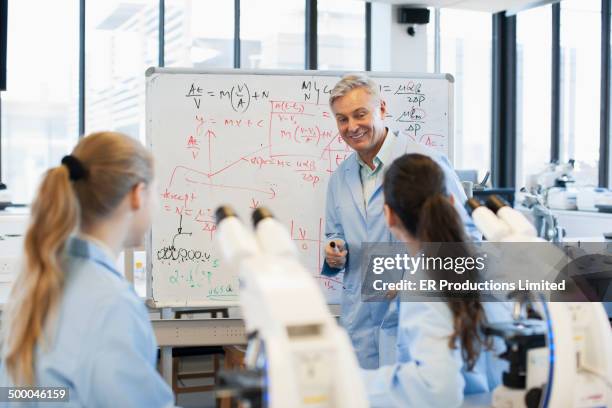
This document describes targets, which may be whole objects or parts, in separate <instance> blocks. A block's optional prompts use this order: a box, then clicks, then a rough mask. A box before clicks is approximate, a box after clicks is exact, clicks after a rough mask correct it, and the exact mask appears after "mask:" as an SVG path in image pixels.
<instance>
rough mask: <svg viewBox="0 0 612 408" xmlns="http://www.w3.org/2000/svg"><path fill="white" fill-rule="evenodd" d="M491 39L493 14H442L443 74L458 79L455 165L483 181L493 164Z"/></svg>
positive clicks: (456, 91)
mask: <svg viewBox="0 0 612 408" xmlns="http://www.w3.org/2000/svg"><path fill="white" fill-rule="evenodd" d="M466 27H469V29H466ZM491 35H492V22H491V14H490V13H483V12H473V11H461V10H450V9H442V10H441V11H440V67H441V72H443V73H450V74H452V75H453V76H454V77H455V107H454V111H455V121H454V126H455V137H454V150H455V151H454V165H455V168H457V169H464V170H468V169H476V170H478V173H479V177H480V178H482V177H483V176H484V174H485V173H486V171H488V170H489V169H490V163H491Z"/></svg>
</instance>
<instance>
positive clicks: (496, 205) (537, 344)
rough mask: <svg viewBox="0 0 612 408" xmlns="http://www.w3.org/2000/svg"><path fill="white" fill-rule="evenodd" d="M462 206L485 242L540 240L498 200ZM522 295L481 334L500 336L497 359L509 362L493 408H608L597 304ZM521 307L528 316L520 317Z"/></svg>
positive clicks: (609, 340) (609, 376)
mask: <svg viewBox="0 0 612 408" xmlns="http://www.w3.org/2000/svg"><path fill="white" fill-rule="evenodd" d="M467 206H468V207H469V208H470V209H471V210H472V217H473V220H474V223H475V224H476V226H477V227H478V228H479V229H480V231H481V232H482V233H483V235H484V236H485V238H486V239H487V240H489V241H495V242H538V241H540V242H541V241H542V240H541V239H540V238H537V236H536V233H535V228H534V227H533V226H532V225H531V224H530V223H529V222H528V221H527V220H526V218H525V217H524V216H523V215H522V214H521V213H520V212H518V211H516V210H514V209H512V208H510V207H509V206H505V205H503V203H502V202H501V200H499V199H498V198H492V199H490V200H489V201H488V202H487V206H482V205H480V203H479V202H478V201H477V200H474V199H470V200H468V202H467ZM521 296H522V297H523V299H521V301H520V302H519V303H517V305H516V307H515V313H514V321H512V322H508V323H504V324H497V325H488V327H487V328H486V330H485V331H486V332H488V333H489V334H493V335H496V336H500V337H502V338H504V340H505V341H506V345H507V351H506V353H504V355H503V356H502V357H504V358H506V359H507V360H508V361H509V362H510V370H509V371H508V372H506V373H504V378H503V385H501V386H499V387H498V388H497V389H495V391H494V392H493V406H494V407H496V408H502V407H503V408H523V407H529V408H536V407H542V408H547V407H550V408H557V407H576V408H577V407H580V408H587V407H606V406H607V407H612V330H611V328H610V322H609V320H608V316H607V314H606V312H605V310H604V308H603V306H602V304H601V303H599V302H544V301H541V299H542V298H541V297H539V296H538V295H537V294H535V293H533V292H531V293H524V292H523V293H521ZM526 304H527V305H530V306H531V313H530V316H526V315H525V314H524V313H522V310H523V307H524V306H525V305H526ZM536 316H539V318H529V317H536Z"/></svg>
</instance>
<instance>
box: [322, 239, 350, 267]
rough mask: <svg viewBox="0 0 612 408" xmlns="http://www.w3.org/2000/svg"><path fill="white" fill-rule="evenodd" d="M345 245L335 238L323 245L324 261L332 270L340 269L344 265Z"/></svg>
mask: <svg viewBox="0 0 612 408" xmlns="http://www.w3.org/2000/svg"><path fill="white" fill-rule="evenodd" d="M345 246H346V243H345V242H344V241H343V240H341V239H339V238H337V239H334V240H333V241H330V242H329V243H328V244H327V245H325V261H326V262H327V264H328V265H329V266H331V267H332V268H337V269H342V268H344V265H345V264H346V254H347V253H348V252H347V250H346V249H345Z"/></svg>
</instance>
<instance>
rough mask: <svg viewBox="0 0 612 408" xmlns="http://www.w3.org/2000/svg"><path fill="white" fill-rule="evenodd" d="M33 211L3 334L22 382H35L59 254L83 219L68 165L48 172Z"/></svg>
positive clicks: (13, 371) (56, 287) (58, 279)
mask: <svg viewBox="0 0 612 408" xmlns="http://www.w3.org/2000/svg"><path fill="white" fill-rule="evenodd" d="M31 211H32V215H31V221H30V226H29V228H28V231H27V233H26V236H25V262H24V265H23V271H22V272H21V273H20V274H19V276H18V277H17V279H16V280H15V282H14V284H13V287H12V290H11V295H10V300H9V303H8V304H7V310H6V313H5V322H4V325H5V327H7V328H9V330H8V332H9V333H10V335H8V336H5V339H4V354H5V355H4V357H5V359H6V360H5V361H6V366H7V370H8V373H9V374H10V375H11V377H12V378H13V379H14V380H15V383H16V384H18V385H33V384H34V356H33V353H34V346H35V345H36V344H37V342H38V341H39V339H40V338H41V336H42V334H43V329H44V327H45V323H46V322H47V320H48V318H49V315H50V314H51V313H53V312H54V311H55V309H56V307H57V303H58V300H59V298H60V294H61V290H62V285H63V281H64V275H63V272H62V270H61V268H60V256H61V254H62V251H63V250H64V245H65V243H66V240H67V239H68V237H69V236H70V234H71V233H72V232H73V231H74V229H75V228H76V226H77V220H78V219H79V204H78V201H77V199H76V196H75V195H74V192H73V191H72V186H71V182H70V179H69V175H68V169H67V168H66V167H65V166H59V167H56V168H53V169H51V170H49V171H48V172H47V174H46V175H45V176H44V179H43V181H42V184H41V185H40V188H39V191H38V195H37V198H36V200H35V201H34V202H33V203H32V209H31Z"/></svg>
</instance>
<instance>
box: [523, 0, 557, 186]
mask: <svg viewBox="0 0 612 408" xmlns="http://www.w3.org/2000/svg"><path fill="white" fill-rule="evenodd" d="M516 26H517V27H516V32H517V38H516V47H517V52H516V58H517V64H516V65H517V84H516V91H517V92H516V94H517V98H516V99H517V126H516V127H517V135H516V136H517V141H516V143H517V163H516V173H517V174H516V183H517V187H518V188H520V187H523V186H525V184H526V177H528V176H529V175H530V174H535V173H538V172H540V171H541V170H542V169H543V168H544V166H545V164H546V163H548V162H549V161H550V135H551V129H550V126H551V119H550V118H551V92H552V90H551V76H552V71H551V64H552V32H551V29H550V28H551V27H552V7H551V6H547V7H538V8H534V9H530V10H526V11H523V12H521V13H519V14H518V15H517V21H516Z"/></svg>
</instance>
